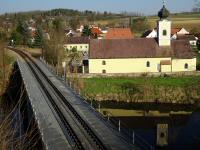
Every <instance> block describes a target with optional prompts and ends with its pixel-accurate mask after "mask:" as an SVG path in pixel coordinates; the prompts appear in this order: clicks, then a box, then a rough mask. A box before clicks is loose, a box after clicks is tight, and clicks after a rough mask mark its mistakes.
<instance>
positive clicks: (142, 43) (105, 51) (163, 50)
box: [88, 5, 196, 73]
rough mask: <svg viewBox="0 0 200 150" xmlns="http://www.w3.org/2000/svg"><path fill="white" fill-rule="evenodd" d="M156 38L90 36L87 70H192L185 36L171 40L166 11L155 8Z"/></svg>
mask: <svg viewBox="0 0 200 150" xmlns="http://www.w3.org/2000/svg"><path fill="white" fill-rule="evenodd" d="M158 17H159V20H158V21H157V34H158V35H157V38H155V39H154V38H152V39H151V38H150V39H148V38H134V39H92V40H90V43H89V45H90V47H89V63H88V65H89V73H156V72H162V73H168V72H188V71H196V57H195V54H194V53H193V51H192V48H191V46H190V43H189V42H188V41H187V40H171V24H172V22H171V21H170V20H169V19H168V17H169V11H168V10H167V9H166V7H165V5H163V7H162V9H161V10H160V11H159V12H158Z"/></svg>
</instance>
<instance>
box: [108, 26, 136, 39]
mask: <svg viewBox="0 0 200 150" xmlns="http://www.w3.org/2000/svg"><path fill="white" fill-rule="evenodd" d="M105 39H133V34H132V32H131V29H130V28H110V29H108V33H107V34H106V36H105Z"/></svg>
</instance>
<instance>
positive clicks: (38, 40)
mask: <svg viewBox="0 0 200 150" xmlns="http://www.w3.org/2000/svg"><path fill="white" fill-rule="evenodd" d="M43 45H44V37H43V31H42V28H41V27H37V30H36V35H35V41H34V47H37V48H42V46H43Z"/></svg>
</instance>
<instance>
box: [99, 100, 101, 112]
mask: <svg viewBox="0 0 200 150" xmlns="http://www.w3.org/2000/svg"><path fill="white" fill-rule="evenodd" d="M99 112H101V103H100V102H99Z"/></svg>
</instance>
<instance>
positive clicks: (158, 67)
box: [157, 64, 161, 72]
mask: <svg viewBox="0 0 200 150" xmlns="http://www.w3.org/2000/svg"><path fill="white" fill-rule="evenodd" d="M157 70H158V72H161V66H160V64H158V65H157Z"/></svg>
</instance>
